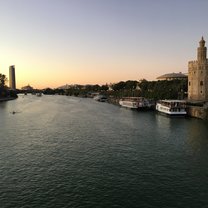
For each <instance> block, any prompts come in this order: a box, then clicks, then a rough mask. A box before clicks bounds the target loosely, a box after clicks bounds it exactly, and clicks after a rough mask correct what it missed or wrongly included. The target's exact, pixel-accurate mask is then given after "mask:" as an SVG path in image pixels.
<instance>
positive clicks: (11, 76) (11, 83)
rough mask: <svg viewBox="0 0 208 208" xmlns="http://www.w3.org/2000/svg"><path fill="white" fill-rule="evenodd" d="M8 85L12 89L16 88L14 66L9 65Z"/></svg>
mask: <svg viewBox="0 0 208 208" xmlns="http://www.w3.org/2000/svg"><path fill="white" fill-rule="evenodd" d="M9 87H10V89H12V90H16V79H15V66H14V65H12V66H10V67H9Z"/></svg>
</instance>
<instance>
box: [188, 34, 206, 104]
mask: <svg viewBox="0 0 208 208" xmlns="http://www.w3.org/2000/svg"><path fill="white" fill-rule="evenodd" d="M188 99H189V100H195V101H208V59H207V48H206V47H205V41H204V38H203V37H202V39H201V41H200V42H199V47H198V49H197V60H196V61H190V62H189V63H188Z"/></svg>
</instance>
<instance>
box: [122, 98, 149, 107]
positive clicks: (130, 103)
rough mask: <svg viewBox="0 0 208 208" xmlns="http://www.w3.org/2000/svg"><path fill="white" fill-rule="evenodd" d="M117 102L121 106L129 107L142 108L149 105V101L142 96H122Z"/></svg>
mask: <svg viewBox="0 0 208 208" xmlns="http://www.w3.org/2000/svg"><path fill="white" fill-rule="evenodd" d="M119 104H120V105H121V106H122V107H126V108H131V109H142V108H150V107H151V105H150V103H149V101H148V100H147V99H146V98H144V97H124V98H122V99H120V100H119Z"/></svg>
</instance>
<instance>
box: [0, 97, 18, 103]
mask: <svg viewBox="0 0 208 208" xmlns="http://www.w3.org/2000/svg"><path fill="white" fill-rule="evenodd" d="M16 98H17V97H5V98H0V102H5V101H9V100H15V99H16Z"/></svg>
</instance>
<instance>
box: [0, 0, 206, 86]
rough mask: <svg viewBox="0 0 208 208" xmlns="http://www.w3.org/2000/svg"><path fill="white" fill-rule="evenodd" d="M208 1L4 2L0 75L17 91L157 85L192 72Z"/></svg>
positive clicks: (0, 0) (0, 7) (0, 9)
mask: <svg viewBox="0 0 208 208" xmlns="http://www.w3.org/2000/svg"><path fill="white" fill-rule="evenodd" d="M207 9H208V1H207V0H0V73H3V74H6V75H7V76H8V69H9V66H10V65H15V66H16V80H17V87H18V88H21V87H22V86H25V85H27V84H30V85H31V86H33V87H35V88H45V87H52V88H55V87H59V86H61V85H64V84H105V83H114V82H118V81H121V80H123V81H126V80H140V79H142V78H145V79H147V80H155V79H156V77H158V76H160V75H161V74H165V73H171V72H187V64H188V61H189V60H194V59H196V48H197V47H198V42H199V40H200V39H201V36H202V35H203V36H204V39H205V41H207V42H208V26H207V25H208V12H207Z"/></svg>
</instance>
